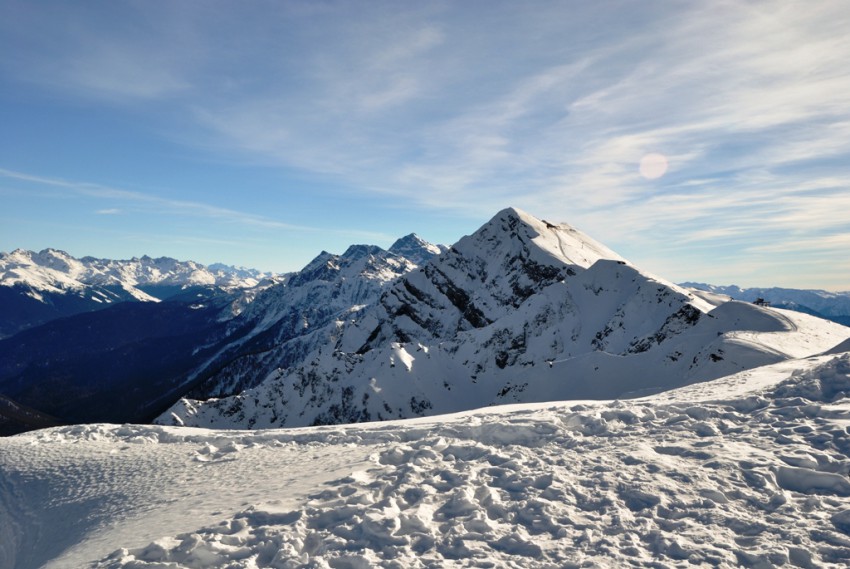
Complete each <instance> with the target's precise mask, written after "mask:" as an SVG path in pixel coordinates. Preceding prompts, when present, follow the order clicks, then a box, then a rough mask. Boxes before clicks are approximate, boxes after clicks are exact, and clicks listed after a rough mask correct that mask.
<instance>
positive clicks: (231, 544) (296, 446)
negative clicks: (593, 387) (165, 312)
mask: <svg viewBox="0 0 850 569" xmlns="http://www.w3.org/2000/svg"><path fill="white" fill-rule="evenodd" d="M794 363H795V366H792V365H790V364H791V362H782V363H780V364H776V365H775V366H769V367H766V368H762V369H757V370H750V371H748V372H745V373H746V374H747V376H744V375H743V374H739V375H738V376H734V377H730V378H724V379H722V380H718V381H716V382H711V383H704V384H701V385H699V386H690V387H687V388H683V389H681V390H677V391H672V392H667V393H665V394H663V395H658V396H654V397H648V398H644V399H640V400H632V401H628V402H624V401H614V402H594V403H590V402H585V403H578V402H574V403H558V404H553V403H548V404H537V405H526V406H512V407H506V408H491V409H488V410H479V411H475V412H468V413H464V414H460V415H457V416H451V417H441V418H431V419H418V420H415V421H408V422H396V423H384V424H371V425H352V426H347V427H333V428H330V427H324V428H312V429H303V430H289V431H258V432H238V431H229V432H215V431H204V430H192V429H175V428H169V427H130V426H124V427H118V426H109V427H107V426H86V427H68V428H61V429H52V430H47V431H43V432H38V433H30V434H27V435H21V436H18V437H13V438H11V439H6V440H4V441H0V444H2V445H3V446H4V447H5V448H4V449H3V450H8V451H9V452H4V453H2V454H0V457H2V458H0V468H2V470H3V475H4V476H2V477H0V480H5V481H6V482H5V486H4V487H3V488H2V490H0V497H2V500H0V507H5V508H6V512H4V514H6V515H7V519H14V520H16V522H17V529H15V528H14V527H13V528H12V530H11V533H10V530H9V529H8V528H7V529H6V530H5V531H6V534H5V535H4V536H3V537H2V538H0V545H2V547H0V551H2V552H3V555H5V556H6V557H5V559H3V561H5V562H6V565H4V566H11V567H13V568H14V569H28V568H30V567H36V566H41V564H42V563H44V564H45V565H44V566H45V567H80V566H85V565H87V564H88V563H89V562H92V561H93V560H96V559H99V561H96V562H94V564H93V566H94V567H97V568H101V569H106V568H108V569H129V568H134V569H142V568H150V569H153V568H160V569H161V568H166V567H183V568H201V567H221V568H224V567H227V568H261V567H262V568H276V569H281V568H287V569H289V568H308V567H309V568H315V567H334V568H336V567H345V568H348V567H352V568H355V567H372V566H381V567H398V568H420V567H421V568H425V567H517V568H519V567H523V568H527V567H541V568H542V567H582V566H584V567H587V566H605V567H609V566H610V567H615V566H616V567H623V566H632V567H674V566H681V567H685V566H693V565H711V566H719V567H781V566H797V567H844V566H846V565H847V564H848V563H850V509H848V507H850V505H848V502H847V496H848V495H850V482H848V479H847V476H848V472H850V459H848V453H850V434H848V425H850V399H848V395H850V354H842V355H838V356H821V357H818V358H810V359H809V360H798V361H796V362H794ZM794 367H796V368H797V369H796V370H794ZM116 453H117V454H119V455H122V454H123V456H124V461H121V460H120V459H118V458H116V457H115V454H116ZM366 455H369V458H368V459H366V462H362V460H363V457H364V456H366ZM146 460H147V462H145V461H146ZM148 463H149V464H148ZM107 464H108V465H110V467H111V469H112V470H109V471H108V472H109V475H108V476H107V475H105V474H104V473H103V472H102V470H101V469H102V467H103V466H104V465H107ZM153 464H156V465H157V467H156V469H155V470H152V471H150V472H147V473H145V472H141V473H140V469H139V468H138V467H139V466H143V469H144V468H152V465H153ZM346 464H347V465H348V468H346ZM321 472H328V473H333V474H331V476H330V477H324V478H316V476H317V475H318V473H321ZM131 473H132V474H131ZM289 481H293V482H289ZM227 482H229V484H227ZM189 488H191V489H192V490H191V492H190V493H189V494H188V495H187V491H188V490H189ZM240 493H242V494H243V496H244V498H245V499H244V500H241V501H240V500H239V499H238V495H239V494H240ZM240 502H241V503H242V504H243V505H241V506H240ZM69 512H70V513H72V514H73V515H75V516H77V517H79V518H80V519H81V520H87V524H83V525H80V523H79V522H78V520H75V519H69V517H68V515H67V514H68V513H69ZM103 512H106V513H107V514H104V513H103ZM108 512H113V515H112V516H110V515H108ZM210 512H218V519H219V521H218V522H216V523H212V522H205V521H202V520H201V519H199V514H200V517H201V518H204V519H209V517H210ZM63 514H64V515H63ZM60 515H61V516H62V519H59V516H60ZM122 525H123V526H127V527H130V528H136V531H121V527H122ZM68 526H71V527H74V528H77V530H76V532H77V533H76V534H74V535H73V539H74V540H75V542H72V543H66V544H65V545H66V546H67V547H68V549H65V550H64V551H63V550H62V549H59V550H55V548H54V551H53V554H54V555H55V557H50V558H48V557H45V556H43V555H42V556H40V557H39V556H38V555H36V554H33V551H34V550H37V549H38V548H39V547H40V546H43V545H44V543H45V542H46V541H47V540H50V539H52V538H54V537H55V534H56V533H57V532H61V531H66V530H67V527H68ZM33 527H38V528H39V531H38V532H35V531H33ZM162 527H167V528H174V529H176V528H180V529H176V531H174V532H173V533H171V534H169V533H168V532H162V533H160V534H159V535H158V536H155V537H149V536H151V534H152V533H154V532H155V531H156V529H157V528H162ZM139 528H141V531H139ZM15 532H17V533H15ZM163 534H164V535H163ZM16 536H17V540H16ZM104 536H109V537H110V539H104ZM24 546H27V547H29V548H30V549H29V550H23V549H21V548H22V547H24ZM118 547H120V548H118ZM116 548H118V549H116ZM110 552H111V553H110ZM35 561H38V563H35ZM28 563H29V564H28Z"/></svg>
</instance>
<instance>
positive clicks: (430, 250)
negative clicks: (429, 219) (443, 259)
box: [389, 233, 448, 265]
mask: <svg viewBox="0 0 850 569" xmlns="http://www.w3.org/2000/svg"><path fill="white" fill-rule="evenodd" d="M447 249H448V247H446V246H444V245H434V244H432V243H428V242H427V241H425V240H424V239H422V238H421V237H419V236H418V235H417V234H415V233H411V234H409V235H405V236H404V237H401V238H399V239H397V240H396V242H395V243H393V244H392V245H391V246H390V248H389V251H390V253H395V254H396V255H401V256H402V257H404V258H405V259H409V260H410V261H413V262H414V263H416V264H417V265H424V264H425V263H427V262H428V261H430V260H431V259H432V258H434V257H435V256H436V255H439V254H440V253H442V252H444V251H446V250H447Z"/></svg>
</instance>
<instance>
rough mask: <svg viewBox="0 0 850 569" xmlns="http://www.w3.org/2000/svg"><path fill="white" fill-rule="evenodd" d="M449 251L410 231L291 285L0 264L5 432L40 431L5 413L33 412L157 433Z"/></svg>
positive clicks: (153, 265) (68, 263)
mask: <svg viewBox="0 0 850 569" xmlns="http://www.w3.org/2000/svg"><path fill="white" fill-rule="evenodd" d="M442 250H444V248H440V247H438V246H435V245H431V244H429V243H426V242H425V241H423V240H422V239H420V238H419V237H417V236H416V235H413V234H411V235H408V236H407V237H404V238H401V239H399V240H398V241H397V242H396V243H395V244H394V245H393V246H392V247H391V248H390V251H384V250H382V249H380V248H379V247H374V246H369V245H354V246H352V247H350V248H349V249H348V250H347V251H346V252H345V253H344V254H342V255H332V254H330V253H327V252H322V253H321V254H320V255H319V256H318V257H317V258H316V259H315V260H314V261H312V262H311V263H310V264H309V265H307V267H305V268H304V269H303V270H302V271H300V272H298V273H292V274H288V275H269V274H265V273H260V272H258V271H252V270H248V269H238V268H234V267H226V266H222V265H212V266H210V267H204V266H203V265H199V264H197V263H194V262H191V261H187V262H180V261H176V260H174V259H167V258H163V259H151V258H149V257H142V258H141V259H131V260H129V261H108V260H100V259H92V258H90V257H86V258H83V259H75V258H73V257H71V256H69V255H67V254H65V253H62V252H61V251H56V250H46V251H42V252H41V253H32V252H28V251H21V250H18V251H15V252H13V253H11V254H3V256H2V257H0V259H2V263H0V306H2V307H3V310H2V314H0V319H2V320H0V322H2V325H3V326H4V329H6V330H10V331H12V332H16V333H14V334H11V335H10V336H9V337H7V338H5V339H3V340H0V394H2V395H4V396H5V397H6V399H7V400H8V401H10V402H11V403H9V405H6V406H5V407H4V406H3V405H0V434H2V433H4V434H9V433H12V432H18V431H20V430H25V429H26V428H30V427H39V426H43V424H44V423H43V421H41V422H39V421H38V420H37V417H38V415H37V414H35V413H28V414H22V413H20V412H17V411H15V412H14V413H13V412H12V411H9V412H4V409H6V410H13V409H23V408H26V407H31V408H33V410H35V409H38V410H39V411H41V412H43V413H45V414H46V416H48V417H49V421H60V422H92V421H111V422H128V421H133V422H149V421H150V420H151V419H153V418H154V417H155V416H156V415H158V414H159V413H161V412H162V411H163V410H164V409H165V408H167V407H168V406H169V405H171V404H172V403H174V401H176V400H177V398H179V397H180V396H182V395H185V394H186V392H187V390H191V392H192V393H193V394H195V395H196V396H209V395H213V394H228V395H229V394H233V393H239V392H240V391H241V390H242V389H244V388H246V387H250V386H253V385H256V384H257V383H259V381H260V380H262V379H263V378H264V377H265V375H266V374H267V373H268V371H269V370H270V369H275V368H276V366H277V365H279V364H280V361H279V360H274V365H273V367H271V368H269V367H268V366H266V367H263V365H262V364H261V363H258V362H257V360H256V356H259V355H261V354H263V353H265V352H274V353H277V354H281V353H282V354H284V356H283V361H285V359H286V358H287V357H288V358H290V359H297V354H298V351H297V344H298V342H301V343H302V344H304V345H306V346H311V344H310V342H315V341H320V340H319V339H320V336H317V335H313V336H311V334H310V333H311V332H312V331H313V330H315V329H316V328H321V327H322V326H324V325H326V324H328V322H330V321H331V320H332V319H333V318H335V317H336V316H337V315H338V313H339V312H340V311H344V310H346V309H350V308H351V306H353V305H357V304H363V303H369V302H372V301H374V300H375V298H376V297H377V295H378V293H379V292H380V289H381V287H382V286H383V285H384V284H386V283H387V282H389V281H391V280H392V279H394V278H396V277H397V276H398V275H400V274H402V273H404V272H406V271H409V270H411V269H413V268H415V267H416V266H417V265H416V264H415V263H414V262H413V261H411V260H409V259H407V258H406V257H403V256H401V255H400V254H397V253H395V252H394V251H399V252H404V253H405V254H407V255H409V256H410V257H412V258H414V259H416V260H417V261H419V262H422V261H423V260H427V259H428V258H429V257H430V256H433V255H435V254H438V253H440V252H441V251H442ZM246 354H248V355H250V356H252V358H249V360H246V359H245V357H244V356H246ZM267 359H270V360H271V359H272V358H267ZM246 361H248V363H247V367H245V366H244V365H243V364H245V362H246ZM10 398H11V399H10ZM4 416H5V417H6V418H7V420H6V422H5V427H4V422H3V419H2V417H4ZM54 416H55V417H58V418H59V419H54ZM26 418H29V420H28V422H23V423H22V419H26Z"/></svg>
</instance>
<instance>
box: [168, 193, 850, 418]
mask: <svg viewBox="0 0 850 569" xmlns="http://www.w3.org/2000/svg"><path fill="white" fill-rule="evenodd" d="M848 337H850V329H849V328H846V327H843V326H839V325H837V324H834V323H830V322H826V321H823V320H821V319H818V318H814V317H810V316H807V315H804V314H797V313H793V312H788V311H781V310H771V309H765V308H761V307H757V306H753V305H751V304H748V303H742V302H729V301H718V302H713V301H712V299H707V298H703V297H700V296H697V295H696V294H694V293H692V292H690V291H687V290H685V289H683V288H681V287H679V286H677V285H674V284H672V283H669V282H667V281H664V280H663V279H660V278H658V277H655V276H652V275H650V274H648V273H646V272H643V271H641V270H640V269H638V268H637V267H634V266H633V265H631V264H630V263H629V262H628V261H626V260H625V259H623V258H622V257H620V256H619V255H617V254H616V253H614V252H613V251H611V250H610V249H608V248H607V247H605V246H604V245H602V244H600V243H598V242H596V241H594V240H593V239H591V238H590V237H588V236H586V235H584V234H583V233H581V232H580V231H578V230H576V229H575V228H573V227H571V226H569V225H566V224H553V223H550V222H546V221H542V220H538V219H536V218H534V217H533V216H531V215H529V214H527V213H525V212H522V211H520V210H517V209H513V208H509V209H506V210H503V211H501V212H499V213H498V214H497V215H496V216H494V217H493V219H492V220H491V221H489V222H488V223H486V224H485V225H484V226H483V227H481V228H480V229H479V230H478V231H476V232H475V233H474V234H473V235H470V236H467V237H464V238H463V239H461V240H460V241H459V242H458V243H456V244H455V245H454V246H452V247H451V248H449V250H448V251H445V252H444V253H442V254H440V255H439V256H435V257H433V258H432V259H431V260H430V261H429V262H428V263H426V264H425V265H423V266H421V267H419V268H418V269H415V270H412V271H410V272H407V273H405V274H403V275H402V276H400V277H399V278H397V279H396V280H395V281H392V282H389V283H388V284H387V286H386V289H385V290H384V291H383V292H382V294H381V295H380V297H379V298H378V299H377V301H375V302H373V303H372V304H370V305H368V306H365V307H364V306H359V307H358V309H357V310H356V311H351V312H350V313H348V314H345V315H344V316H343V317H339V318H338V319H337V320H336V321H335V322H334V324H333V327H332V328H325V329H323V330H322V331H321V332H316V333H315V335H313V336H311V338H313V339H314V340H315V339H318V338H320V339H321V340H322V341H321V342H318V341H313V343H303V342H301V343H299V344H298V351H295V352H294V351H293V350H292V346H291V345H287V344H281V345H280V347H279V350H278V351H277V352H274V353H272V352H267V354H269V357H266V356H265V355H264V358H265V359H264V360H262V362H261V365H262V366H265V369H268V370H269V371H268V372H267V373H266V375H264V377H263V379H264V381H263V383H262V384H260V385H259V386H257V387H254V388H252V389H248V390H246V391H244V392H242V393H241V394H239V395H235V396H231V397H223V398H218V399H208V400H199V399H188V398H187V399H182V400H181V401H179V402H178V403H177V404H176V405H175V406H173V407H172V408H171V409H170V410H169V411H167V412H166V413H164V414H163V415H162V416H160V418H159V419H158V420H157V421H158V422H159V423H162V424H176V425H188V426H199V427H210V428H272V427H283V426H285V427H300V426H309V425H321V424H334V423H346V422H362V421H372V420H388V419H400V418H407V417H416V416H424V415H433V414H440V413H449V412H455V411H461V410H464V409H472V408H476V407H479V406H481V405H496V404H505V403H516V402H538V401H553V400H563V399H588V398H590V399H610V398H618V397H633V396H638V395H642V394H647V393H653V392H658V391H662V390H665V389H670V388H673V387H677V386H681V385H685V384H688V383H694V382H698V381H706V380H709V379H713V378H717V377H722V376H725V375H728V374H731V373H735V372H738V371H741V370H744V369H750V368H754V367H758V366H762V365H767V364H771V363H775V362H778V361H781V360H784V359H788V358H798V357H806V356H809V355H813V354H818V353H821V352H823V351H825V350H827V349H829V348H831V347H833V346H835V345H837V344H838V343H839V342H841V341H843V340H845V339H847V338H848ZM293 354H294V355H295V357H293ZM269 358H271V359H269ZM248 361H250V362H256V361H257V360H256V358H254V359H250V360H248ZM275 364H277V365H275ZM254 369H256V368H254Z"/></svg>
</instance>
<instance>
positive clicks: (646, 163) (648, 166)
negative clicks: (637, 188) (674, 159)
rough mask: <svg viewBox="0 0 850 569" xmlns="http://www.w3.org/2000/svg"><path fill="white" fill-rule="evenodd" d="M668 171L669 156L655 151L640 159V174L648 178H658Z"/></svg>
mask: <svg viewBox="0 0 850 569" xmlns="http://www.w3.org/2000/svg"><path fill="white" fill-rule="evenodd" d="M666 172H667V157H666V156H664V155H663V154H658V153H657V152H654V153H652V154H647V155H646V156H644V157H643V158H641V159H640V175H641V176H643V177H644V178H646V179H647V180H657V179H658V178H660V177H661V176H663V175H664V174H665V173H666Z"/></svg>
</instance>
